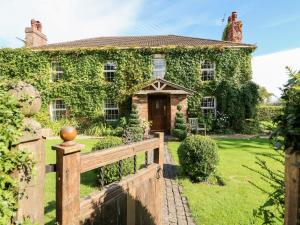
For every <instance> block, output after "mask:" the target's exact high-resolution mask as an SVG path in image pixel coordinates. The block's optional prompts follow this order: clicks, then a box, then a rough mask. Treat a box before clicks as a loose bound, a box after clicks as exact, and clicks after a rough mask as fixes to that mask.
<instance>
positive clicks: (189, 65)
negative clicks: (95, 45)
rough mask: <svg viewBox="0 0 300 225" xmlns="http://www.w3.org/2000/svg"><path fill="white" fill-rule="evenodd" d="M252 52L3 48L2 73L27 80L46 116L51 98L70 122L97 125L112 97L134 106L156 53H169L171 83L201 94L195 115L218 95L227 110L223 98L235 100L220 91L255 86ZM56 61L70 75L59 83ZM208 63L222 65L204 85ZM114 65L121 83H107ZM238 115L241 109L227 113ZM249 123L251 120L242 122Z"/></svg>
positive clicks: (194, 104) (196, 100)
mask: <svg viewBox="0 0 300 225" xmlns="http://www.w3.org/2000/svg"><path fill="white" fill-rule="evenodd" d="M252 51H253V49H248V48H240V49H234V48H231V49H230V48H222V47H203V48H184V47H177V48H159V49H151V48H129V49H115V48H107V49H73V50H63V49H61V50H51V51H30V50H27V49H1V50H0V74H1V76H2V77H3V78H4V79H5V78H6V79H12V78H13V79H21V80H24V81H26V82H28V83H30V84H32V85H34V86H35V87H36V88H37V89H38V90H39V91H40V92H41V94H42V100H43V109H44V111H45V112H47V107H48V104H49V102H50V100H51V99H55V98H61V99H63V100H64V101H65V103H66V105H67V107H68V109H69V110H68V111H69V112H68V113H69V115H70V117H80V118H87V120H92V119H93V118H98V117H102V116H103V100H104V99H105V98H106V97H109V98H113V99H116V100H117V101H118V102H120V103H122V102H123V103H124V102H125V103H128V101H129V100H128V99H130V96H131V95H132V94H133V93H134V92H136V91H137V90H139V89H140V88H141V87H142V86H144V85H145V84H146V83H147V82H149V81H150V80H151V76H152V59H153V54H155V53H159V54H165V58H166V63H167V72H166V75H165V79H167V80H170V81H171V82H174V83H177V84H179V85H183V86H185V87H187V88H190V89H194V90H195V91H196V93H195V94H194V96H193V97H192V98H190V99H189V114H191V113H193V112H194V113H196V112H198V111H199V110H200V109H199V103H200V100H201V97H202V96H208V95H217V97H218V99H217V101H218V105H219V104H220V106H222V107H220V110H224V109H225V108H226V105H228V104H229V103H226V104H224V103H223V99H225V100H226V99H227V100H228V98H229V97H230V96H231V95H226V96H225V95H224V94H222V93H219V94H218V93H217V92H218V90H220V89H222V88H221V87H222V85H224V82H227V86H228V90H227V91H228V92H230V91H231V88H232V87H237V88H238V89H239V90H241V89H242V86H243V85H244V84H245V83H247V82H249V80H250V79H251V73H252V71H251V52H252ZM53 60H57V61H59V62H60V63H61V66H62V68H63V70H64V73H63V78H62V79H61V80H59V81H57V82H51V81H50V62H51V61H53ZM202 60H210V61H213V62H215V63H216V77H215V80H213V81H206V82H203V81H201V80H200V62H201V61H202ZM108 61H109V62H114V63H116V65H117V71H116V74H115V82H111V83H110V82H106V81H105V79H104V75H103V65H104V63H106V62H108ZM250 95H251V94H250ZM250 98H252V97H250ZM254 98H255V96H254ZM228 101H229V100H228ZM233 102H234V101H233ZM252 103H253V102H251V103H249V104H252ZM239 104H242V102H239ZM126 105H128V104H123V106H122V104H121V108H122V107H123V108H126ZM234 105H235V106H236V107H237V108H240V107H242V108H243V107H244V106H240V105H236V102H234ZM250 108H251V109H253V107H250ZM233 112H236V109H235V110H231V111H227V113H233ZM244 118H245V116H243V117H242V118H241V119H244Z"/></svg>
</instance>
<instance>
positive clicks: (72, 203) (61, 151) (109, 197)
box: [52, 133, 164, 225]
mask: <svg viewBox="0 0 300 225" xmlns="http://www.w3.org/2000/svg"><path fill="white" fill-rule="evenodd" d="M62 136H63V135H62ZM163 139H164V136H163V133H157V134H156V137H154V138H152V139H148V140H144V141H140V142H136V143H133V144H129V145H122V146H118V147H114V148H109V149H105V150H101V151H95V152H91V153H87V154H80V152H81V149H83V147H84V146H83V145H80V144H76V143H74V142H72V141H70V140H68V141H66V140H65V141H66V142H65V143H63V144H61V145H56V146H52V149H54V150H56V219H57V222H58V223H59V224H60V225H77V224H81V223H89V224H93V221H94V220H95V218H98V219H99V218H100V221H97V224H105V225H108V224H128V225H132V224H141V225H142V224H157V225H160V224H161V221H162V218H161V213H162V212H161V211H162V179H161V171H162V169H163ZM152 150H153V164H151V165H148V152H149V151H152ZM140 152H145V154H146V155H147V156H146V157H145V158H146V160H145V161H146V162H145V164H146V168H144V169H142V170H139V171H137V172H136V160H135V161H134V164H135V169H134V170H135V174H131V175H129V176H126V177H123V178H122V179H121V181H120V182H116V183H113V184H111V185H109V186H106V187H104V188H103V189H102V190H101V191H96V192H94V193H92V194H90V195H88V196H87V197H85V198H83V199H80V174H81V173H84V172H87V171H90V170H93V169H96V168H99V167H100V168H102V167H103V166H106V165H109V164H112V163H115V162H122V160H124V159H127V158H130V157H135V156H136V155H137V153H140ZM135 158H136V157H135ZM121 166H122V163H120V164H119V170H121V172H122V169H121ZM120 177H121V176H120ZM115 203H116V204H115ZM112 209H114V210H112ZM112 211H116V212H119V214H118V215H117V221H114V218H107V215H104V214H108V215H109V214H110V213H111V212H112ZM99 216H100V217H99ZM112 217H114V216H112ZM136 220H137V221H136ZM101 221H102V223H101ZM108 221H110V222H108ZM112 221H114V222H112ZM120 221H122V222H120ZM134 221H136V222H134ZM138 221H139V222H138ZM147 221H148V222H147ZM151 221H152V222H151Z"/></svg>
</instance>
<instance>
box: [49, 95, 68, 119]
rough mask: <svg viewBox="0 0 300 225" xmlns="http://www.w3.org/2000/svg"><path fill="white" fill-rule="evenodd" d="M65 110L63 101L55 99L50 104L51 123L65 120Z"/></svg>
mask: <svg viewBox="0 0 300 225" xmlns="http://www.w3.org/2000/svg"><path fill="white" fill-rule="evenodd" d="M66 114H67V108H66V105H65V103H64V101H63V100H61V99H56V100H53V101H52V102H51V104H50V116H51V119H52V120H53V121H57V120H61V119H63V118H66Z"/></svg>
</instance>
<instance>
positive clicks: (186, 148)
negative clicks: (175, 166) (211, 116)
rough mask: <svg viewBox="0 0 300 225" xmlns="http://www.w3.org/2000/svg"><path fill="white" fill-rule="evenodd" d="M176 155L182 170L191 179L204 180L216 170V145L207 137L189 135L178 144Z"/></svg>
mask: <svg viewBox="0 0 300 225" xmlns="http://www.w3.org/2000/svg"><path fill="white" fill-rule="evenodd" d="M178 157H179V162H180V165H181V167H182V169H183V172H184V173H185V174H187V175H188V176H189V177H190V178H191V180H192V181H195V182H199V181H206V180H207V178H208V177H209V176H210V175H211V174H212V173H214V172H215V170H216V166H217V164H218V161H219V156H218V146H217V144H216V142H215V141H214V140H212V139H211V138H209V137H204V136H201V135H191V136H188V137H187V138H186V139H185V140H184V141H183V142H182V143H181V145H180V146H179V148H178Z"/></svg>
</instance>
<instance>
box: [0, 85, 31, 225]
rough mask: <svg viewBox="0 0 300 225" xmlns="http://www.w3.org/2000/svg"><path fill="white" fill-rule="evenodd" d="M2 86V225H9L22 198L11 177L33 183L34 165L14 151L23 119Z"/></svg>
mask: <svg viewBox="0 0 300 225" xmlns="http://www.w3.org/2000/svg"><path fill="white" fill-rule="evenodd" d="M0 86H1V89H0V224H3V225H6V224H10V222H11V220H12V217H13V216H14V214H15V211H16V210H17V202H18V197H19V196H18V192H19V191H18V180H16V179H15V178H14V177H13V176H12V175H13V173H14V172H16V171H20V172H21V174H24V175H23V177H22V179H23V180H25V181H30V179H31V172H32V168H33V161H32V159H31V157H30V156H29V155H28V153H26V152H24V151H20V150H17V149H15V148H14V147H12V146H13V144H16V142H17V139H18V137H19V136H20V135H21V130H22V121H23V115H22V114H21V112H20V107H19V105H18V103H17V101H16V100H15V99H14V98H12V97H11V96H10V95H8V94H7V92H6V91H5V90H4V89H3V85H0Z"/></svg>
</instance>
